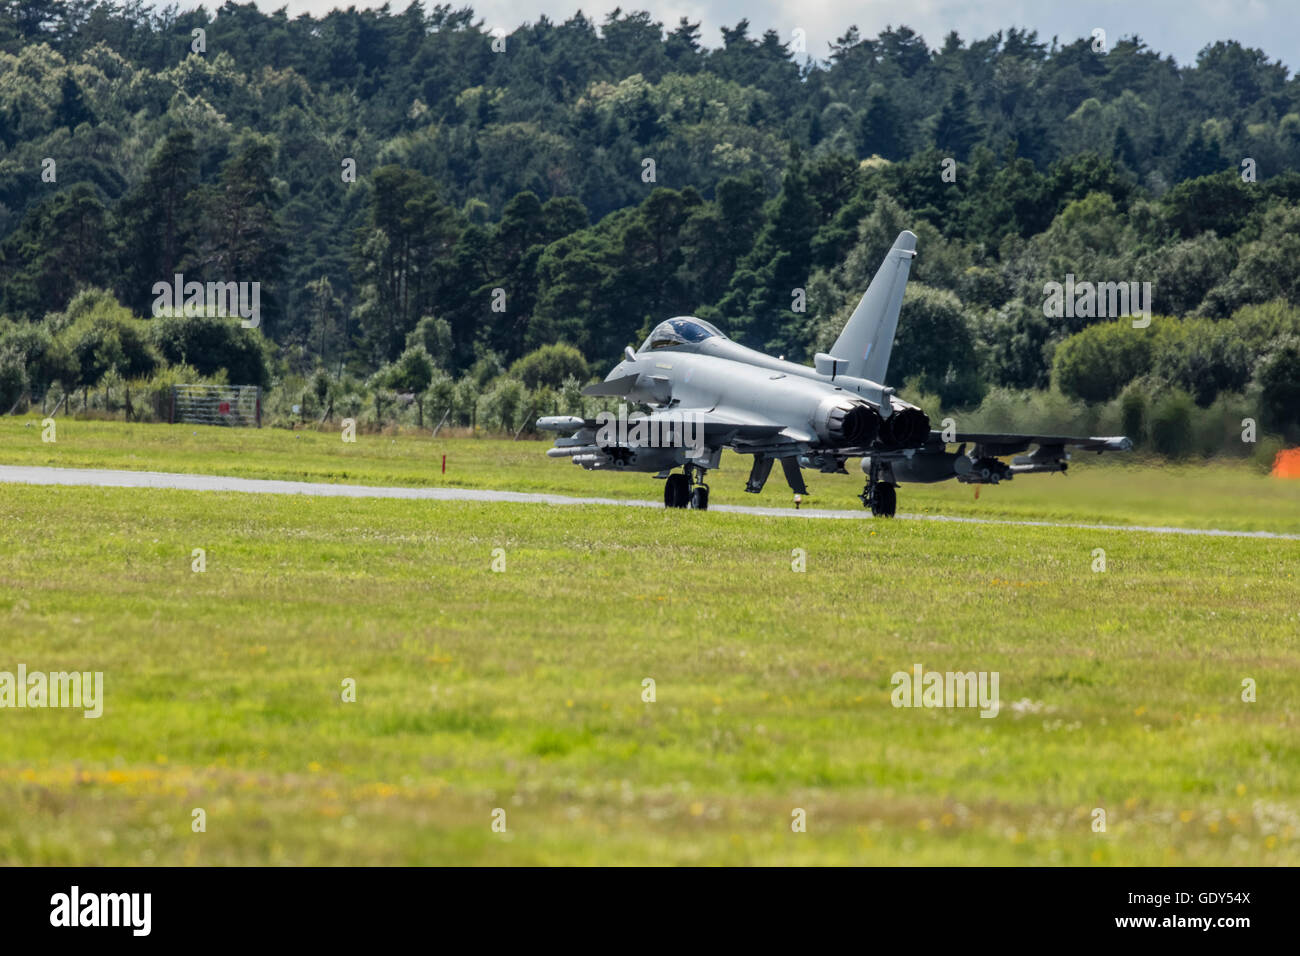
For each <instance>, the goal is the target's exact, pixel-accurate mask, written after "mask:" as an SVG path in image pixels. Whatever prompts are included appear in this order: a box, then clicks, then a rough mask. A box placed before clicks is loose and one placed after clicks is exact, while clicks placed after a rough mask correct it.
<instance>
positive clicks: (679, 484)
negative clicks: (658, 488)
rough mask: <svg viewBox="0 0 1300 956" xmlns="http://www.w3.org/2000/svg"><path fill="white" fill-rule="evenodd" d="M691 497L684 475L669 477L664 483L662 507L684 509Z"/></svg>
mask: <svg viewBox="0 0 1300 956" xmlns="http://www.w3.org/2000/svg"><path fill="white" fill-rule="evenodd" d="M690 496H691V483H690V482H689V481H687V480H686V476H685V475H669V476H668V478H667V480H666V481H664V507H665V508H685V507H686V505H687V503H688V501H689V500H690Z"/></svg>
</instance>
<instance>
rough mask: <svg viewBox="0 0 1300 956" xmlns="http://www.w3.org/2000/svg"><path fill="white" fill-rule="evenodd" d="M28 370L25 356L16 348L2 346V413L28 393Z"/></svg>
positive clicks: (0, 382)
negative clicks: (24, 365) (24, 363)
mask: <svg viewBox="0 0 1300 956" xmlns="http://www.w3.org/2000/svg"><path fill="white" fill-rule="evenodd" d="M27 387H28V382H27V370H26V369H25V368H24V367H23V358H22V356H21V355H19V354H18V352H17V351H15V350H14V349H4V348H0V415H3V414H5V413H7V412H8V411H9V409H11V408H13V407H14V405H15V404H17V402H18V400H19V399H21V398H22V397H23V396H24V395H26V394H27Z"/></svg>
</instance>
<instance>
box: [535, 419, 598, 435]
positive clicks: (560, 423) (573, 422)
mask: <svg viewBox="0 0 1300 956" xmlns="http://www.w3.org/2000/svg"><path fill="white" fill-rule="evenodd" d="M586 424H587V422H586V421H585V420H584V419H581V418H578V417H577V416H576V415H547V416H546V417H544V418H539V419H537V427H538V428H540V429H542V430H543V431H548V432H576V431H577V430H578V429H579V428H583V427H585V426H586Z"/></svg>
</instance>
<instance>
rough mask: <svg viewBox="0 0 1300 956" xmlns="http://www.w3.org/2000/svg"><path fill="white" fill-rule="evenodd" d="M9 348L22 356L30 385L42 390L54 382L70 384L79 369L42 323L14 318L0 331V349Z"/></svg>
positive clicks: (36, 390)
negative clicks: (37, 323)
mask: <svg viewBox="0 0 1300 956" xmlns="http://www.w3.org/2000/svg"><path fill="white" fill-rule="evenodd" d="M4 351H12V352H16V353H17V354H18V357H19V358H20V359H21V360H22V363H23V368H24V370H25V372H26V376H27V380H28V385H29V387H30V388H31V389H32V390H33V391H34V392H37V393H44V392H45V391H46V390H47V389H48V388H49V387H50V385H51V384H53V383H54V382H56V381H57V382H66V383H68V384H71V383H73V382H75V381H76V380H77V377H78V372H79V369H78V368H77V363H76V361H75V360H74V359H73V357H72V355H71V354H70V353H69V352H68V349H67V347H66V346H65V345H64V344H63V343H62V342H60V341H59V340H57V339H56V338H55V337H54V336H53V335H51V334H50V331H49V330H48V329H46V328H45V327H43V326H41V325H36V324H33V323H30V322H17V323H14V324H12V325H9V326H7V327H5V328H4V330H3V332H0V352H4Z"/></svg>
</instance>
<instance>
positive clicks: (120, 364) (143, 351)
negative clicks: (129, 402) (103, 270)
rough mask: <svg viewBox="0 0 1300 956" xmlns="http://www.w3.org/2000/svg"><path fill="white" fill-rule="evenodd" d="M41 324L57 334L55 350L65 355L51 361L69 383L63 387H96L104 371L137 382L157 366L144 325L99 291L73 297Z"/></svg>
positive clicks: (109, 295) (111, 298) (110, 297)
mask: <svg viewBox="0 0 1300 956" xmlns="http://www.w3.org/2000/svg"><path fill="white" fill-rule="evenodd" d="M45 325H46V328H47V329H51V330H55V329H57V330H58V331H57V333H56V336H55V337H56V340H57V344H56V349H57V348H61V349H63V350H65V351H66V353H67V359H66V360H65V359H63V358H61V357H59V356H58V355H57V353H55V354H52V355H51V360H52V361H54V362H56V363H59V362H62V363H64V369H63V374H65V375H68V376H69V377H70V378H71V381H70V382H69V383H68V384H75V385H80V386H83V387H86V386H93V385H98V384H99V381H100V379H102V378H103V377H104V376H105V375H107V374H108V373H109V372H116V373H117V374H118V375H120V376H122V377H123V378H127V379H130V378H140V377H142V376H146V375H150V374H152V373H153V371H154V369H156V368H157V367H158V356H157V353H156V352H155V351H154V349H153V347H152V346H151V345H150V342H149V334H148V326H147V325H146V324H145V322H144V320H143V319H137V318H135V317H134V316H133V315H131V312H130V310H129V309H127V308H126V306H124V305H122V304H121V303H119V302H118V301H117V299H115V298H113V296H112V294H111V293H108V292H105V291H103V290H102V289H86V290H84V291H82V292H80V293H78V294H77V295H76V296H75V297H74V298H73V300H72V301H71V302H70V303H69V304H68V309H67V311H66V312H65V313H62V314H58V313H55V314H52V315H48V316H46V318H45Z"/></svg>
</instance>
